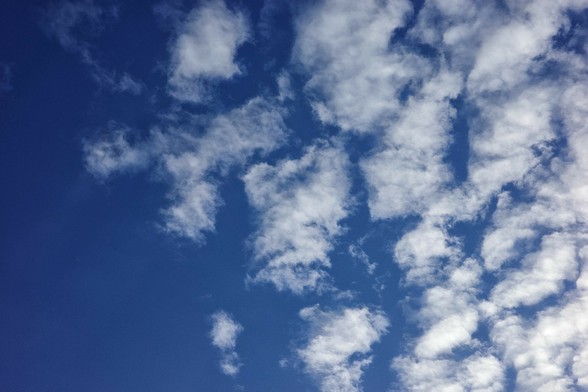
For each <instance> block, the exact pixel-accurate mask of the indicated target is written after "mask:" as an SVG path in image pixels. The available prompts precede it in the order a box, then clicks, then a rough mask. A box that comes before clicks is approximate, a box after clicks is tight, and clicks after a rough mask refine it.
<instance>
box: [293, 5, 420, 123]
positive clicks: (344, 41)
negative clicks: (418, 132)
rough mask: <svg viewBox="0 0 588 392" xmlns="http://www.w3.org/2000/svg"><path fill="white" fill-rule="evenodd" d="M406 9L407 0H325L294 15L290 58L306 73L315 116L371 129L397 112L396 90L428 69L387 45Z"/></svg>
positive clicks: (403, 19)
mask: <svg viewBox="0 0 588 392" xmlns="http://www.w3.org/2000/svg"><path fill="white" fill-rule="evenodd" d="M410 11H411V5H410V2H408V1H376V0H369V1H362V2H357V1H354V0H346V1H331V0H328V1H323V2H320V3H313V4H312V5H308V6H306V7H305V8H304V9H303V11H302V12H301V13H300V14H299V15H298V17H297V19H296V33H297V35H296V42H295V46H294V52H293V59H294V61H295V62H297V63H300V64H302V65H303V66H304V68H305V69H306V70H307V72H308V73H309V76H310V80H309V81H308V83H307V84H306V90H307V92H308V93H309V94H310V95H311V96H312V98H313V102H314V103H313V107H314V109H315V111H316V113H317V115H318V117H319V119H320V120H321V121H323V122H327V123H331V124H335V125H338V126H340V127H341V128H342V129H344V130H351V129H352V130H356V131H373V130H374V128H377V127H378V126H381V125H383V124H386V123H387V122H388V121H389V120H390V118H391V117H392V116H394V115H395V114H396V113H397V111H398V109H399V108H400V105H399V98H400V93H401V91H402V89H403V88H404V87H405V86H406V85H408V84H409V83H410V81H411V79H412V78H415V77H419V76H421V75H422V74H423V73H426V72H428V71H429V69H428V64H427V62H426V61H424V60H423V59H421V58H419V57H418V56H415V55H413V54H411V53H405V52H402V51H398V52H394V51H391V50H390V49H389V42H390V38H391V37H392V35H393V32H394V30H395V29H397V28H399V27H402V26H403V25H404V23H405V19H406V16H407V15H408V14H409V13H410Z"/></svg>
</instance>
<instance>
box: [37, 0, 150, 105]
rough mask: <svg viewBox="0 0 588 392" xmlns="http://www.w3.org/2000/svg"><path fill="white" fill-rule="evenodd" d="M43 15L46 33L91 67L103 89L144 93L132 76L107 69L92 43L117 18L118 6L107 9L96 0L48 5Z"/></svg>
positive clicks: (43, 25)
mask: <svg viewBox="0 0 588 392" xmlns="http://www.w3.org/2000/svg"><path fill="white" fill-rule="evenodd" d="M41 16H42V17H41V27H42V28H43V30H44V31H45V32H46V34H47V35H48V36H50V37H52V38H53V39H55V40H56V41H57V42H58V43H59V44H60V45H61V46H62V47H63V48H64V49H65V50H67V51H69V52H72V53H75V54H77V55H78V56H80V59H81V60H82V62H83V63H84V64H85V65H87V66H88V67H89V69H90V73H91V76H92V79H94V81H95V82H96V83H97V84H98V85H99V86H100V87H103V88H106V89H108V90H110V91H114V92H127V93H131V94H135V95H137V94H140V93H141V92H142V90H143V85H142V84H141V83H140V82H139V81H137V80H135V78H133V77H132V76H131V75H129V74H128V73H124V72H123V73H119V72H117V71H115V70H112V69H108V68H107V67H105V66H104V65H103V64H102V62H101V61H99V60H98V58H97V56H96V53H95V51H96V49H95V48H94V46H93V45H92V44H91V43H90V42H91V40H92V39H93V38H95V37H96V36H98V35H100V33H102V31H103V30H104V28H105V27H106V26H107V25H108V24H109V23H112V22H113V21H114V20H116V19H117V17H118V8H117V7H115V6H111V7H104V6H101V5H98V4H96V3H94V1H93V0H80V1H68V0H62V1H59V2H55V3H53V4H51V5H49V6H48V7H47V8H46V9H44V10H43V11H42V15H41Z"/></svg>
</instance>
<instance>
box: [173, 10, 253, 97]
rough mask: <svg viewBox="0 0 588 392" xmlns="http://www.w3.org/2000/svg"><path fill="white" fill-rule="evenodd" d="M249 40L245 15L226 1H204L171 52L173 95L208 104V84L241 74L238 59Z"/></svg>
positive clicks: (190, 17)
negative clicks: (239, 53)
mask: <svg viewBox="0 0 588 392" xmlns="http://www.w3.org/2000/svg"><path fill="white" fill-rule="evenodd" d="M248 37H249V23H248V21H247V18H246V16H245V14H244V13H243V12H241V11H239V10H230V9H229V8H227V6H226V4H225V3H224V0H206V1H202V2H201V3H200V4H199V5H198V6H197V7H196V8H194V9H193V10H192V11H191V12H190V13H189V14H188V16H187V17H186V20H185V22H184V23H183V24H182V25H181V26H180V27H179V31H178V36H177V38H176V40H175V42H174V44H173V46H172V48H171V55H172V60H171V67H170V76H169V85H170V92H171V94H172V95H173V96H174V97H175V98H177V99H180V100H183V101H190V102H202V101H206V99H207V83H209V82H213V81H215V80H222V79H230V78H232V77H233V76H235V75H238V74H239V73H240V72H241V71H240V69H239V66H238V64H237V63H236V62H235V55H236V52H237V49H238V48H239V46H241V45H242V44H243V43H244V42H245V41H246V40H247V39H248Z"/></svg>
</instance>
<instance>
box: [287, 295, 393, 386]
mask: <svg viewBox="0 0 588 392" xmlns="http://www.w3.org/2000/svg"><path fill="white" fill-rule="evenodd" d="M300 317H302V318H303V319H304V320H305V321H307V322H308V323H309V324H310V332H309V335H308V342H307V343H306V345H305V346H304V347H302V348H300V349H298V357H299V358H300V360H302V362H303V363H304V366H305V368H306V371H307V372H308V373H310V374H311V375H312V376H313V377H315V378H316V379H317V380H318V382H319V383H320V389H321V391H323V392H343V391H345V392H353V391H360V390H361V378H362V375H363V369H364V367H366V366H367V365H369V364H370V363H371V361H372V357H371V356H370V355H369V353H370V352H371V350H372V346H373V345H374V344H375V343H377V342H378V341H379V340H380V338H381V337H382V336H383V335H384V334H386V332H387V330H388V326H389V322H388V319H387V318H386V316H385V315H384V314H382V313H381V312H380V311H376V310H371V309H369V308H367V307H358V308H344V309H341V310H340V311H323V310H321V309H320V308H319V307H318V305H317V306H313V307H310V308H305V309H302V310H301V311H300Z"/></svg>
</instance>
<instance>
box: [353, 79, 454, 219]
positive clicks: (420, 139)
mask: <svg viewBox="0 0 588 392" xmlns="http://www.w3.org/2000/svg"><path fill="white" fill-rule="evenodd" d="M460 89H461V81H460V77H459V75H457V74H452V73H449V72H446V71H443V70H442V71H440V72H439V73H438V74H437V75H436V76H435V77H434V78H433V79H431V80H430V81H428V82H426V84H425V85H424V86H423V88H422V90H421V91H420V93H419V94H417V95H416V96H415V97H412V98H410V99H409V101H408V103H407V105H406V106H405V107H404V108H403V111H402V113H401V114H400V117H399V119H398V120H397V121H395V122H394V123H392V124H390V125H389V127H388V129H387V130H386V134H385V136H384V140H383V141H382V144H381V147H380V149H381V151H379V152H377V153H375V154H374V155H372V156H370V157H369V158H367V159H364V160H363V161H362V162H361V168H362V171H363V173H364V175H365V178H366V181H367V183H368V185H369V190H370V194H369V207H370V214H371V216H372V218H375V219H383V218H394V217H399V216H406V215H410V214H412V213H422V212H424V211H425V210H426V209H427V207H428V206H429V205H430V204H431V202H432V201H433V200H435V199H437V198H438V197H439V196H438V194H439V192H440V191H441V190H442V189H444V188H445V187H446V186H447V184H448V183H449V182H451V180H452V173H451V169H450V167H449V166H448V165H447V164H446V163H445V162H444V158H445V154H446V149H447V147H448V146H449V143H450V141H451V138H450V136H449V130H450V129H451V126H452V118H453V117H454V115H455V109H454V108H453V107H452V105H451V103H450V102H449V100H450V99H451V98H455V97H456V96H457V95H458V94H459V91H460Z"/></svg>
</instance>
